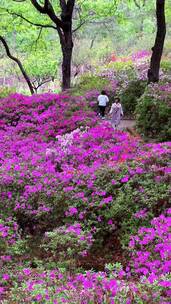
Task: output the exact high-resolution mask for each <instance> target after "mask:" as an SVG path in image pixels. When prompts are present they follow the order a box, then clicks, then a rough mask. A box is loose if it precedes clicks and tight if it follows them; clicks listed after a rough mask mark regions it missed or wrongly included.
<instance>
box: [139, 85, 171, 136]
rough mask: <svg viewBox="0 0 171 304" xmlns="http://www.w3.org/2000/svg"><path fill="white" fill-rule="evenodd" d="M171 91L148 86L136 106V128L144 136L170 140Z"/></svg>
mask: <svg viewBox="0 0 171 304" xmlns="http://www.w3.org/2000/svg"><path fill="white" fill-rule="evenodd" d="M170 100H171V93H167V92H165V91H161V90H160V87H158V86H155V88H154V87H153V88H152V87H149V88H148V89H147V91H146V92H145V94H144V95H143V96H142V97H141V98H140V100H139V103H138V104H137V107H136V115H137V128H138V131H139V132H140V133H141V134H142V135H143V136H144V137H145V138H154V139H156V140H160V141H167V140H171V119H170V118H171V106H170Z"/></svg>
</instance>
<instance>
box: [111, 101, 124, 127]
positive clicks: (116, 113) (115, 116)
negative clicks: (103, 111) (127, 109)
mask: <svg viewBox="0 0 171 304" xmlns="http://www.w3.org/2000/svg"><path fill="white" fill-rule="evenodd" d="M109 114H111V115H112V119H111V124H112V127H113V128H114V130H116V129H117V127H118V125H119V124H120V121H121V116H123V109H122V105H121V103H120V99H119V98H118V97H117V98H116V99H115V102H114V103H113V104H112V106H111V109H110V112H109Z"/></svg>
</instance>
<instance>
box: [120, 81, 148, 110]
mask: <svg viewBox="0 0 171 304" xmlns="http://www.w3.org/2000/svg"><path fill="white" fill-rule="evenodd" d="M145 86H146V83H145V81H141V80H136V81H131V82H130V83H129V84H128V86H127V87H126V89H125V90H124V91H122V92H121V94H120V97H121V102H122V105H123V109H124V112H125V113H126V114H128V115H130V114H131V115H133V114H134V112H135V108H136V106H137V103H138V99H139V98H140V96H141V95H142V94H143V93H144V90H145Z"/></svg>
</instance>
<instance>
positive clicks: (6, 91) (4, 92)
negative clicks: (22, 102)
mask: <svg viewBox="0 0 171 304" xmlns="http://www.w3.org/2000/svg"><path fill="white" fill-rule="evenodd" d="M14 92H15V88H11V87H10V88H9V87H0V99H1V98H4V97H7V96H8V95H10V94H12V93H14Z"/></svg>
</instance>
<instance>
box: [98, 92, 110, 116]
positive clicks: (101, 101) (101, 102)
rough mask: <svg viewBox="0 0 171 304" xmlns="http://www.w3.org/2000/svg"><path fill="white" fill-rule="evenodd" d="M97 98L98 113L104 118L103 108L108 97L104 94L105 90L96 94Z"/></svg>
mask: <svg viewBox="0 0 171 304" xmlns="http://www.w3.org/2000/svg"><path fill="white" fill-rule="evenodd" d="M97 100H98V107H99V114H100V116H101V117H102V119H104V116H105V109H106V106H107V104H108V102H109V98H108V96H107V95H106V92H105V91H102V92H101V94H100V95H99V96H98V98H97Z"/></svg>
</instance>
